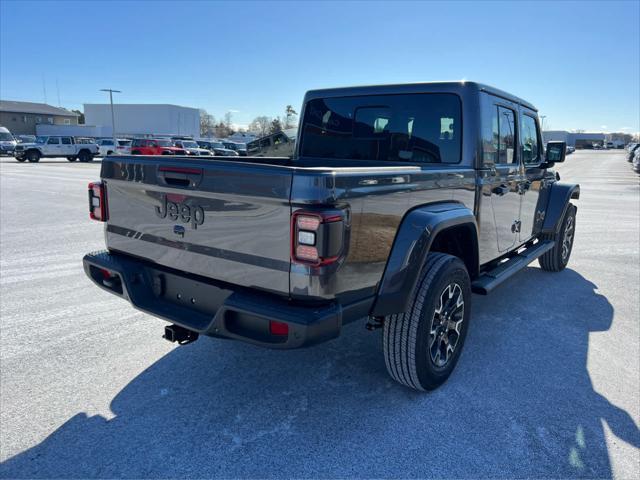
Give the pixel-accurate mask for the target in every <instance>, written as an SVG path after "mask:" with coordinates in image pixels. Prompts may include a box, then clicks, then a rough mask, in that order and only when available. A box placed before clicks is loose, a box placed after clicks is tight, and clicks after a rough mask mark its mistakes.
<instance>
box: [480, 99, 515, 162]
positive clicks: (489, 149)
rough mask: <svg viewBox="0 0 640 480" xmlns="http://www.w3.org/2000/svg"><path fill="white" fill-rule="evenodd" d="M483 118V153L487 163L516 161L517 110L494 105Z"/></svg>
mask: <svg viewBox="0 0 640 480" xmlns="http://www.w3.org/2000/svg"><path fill="white" fill-rule="evenodd" d="M485 115H486V117H488V118H486V117H485V118H483V133H482V153H483V159H484V163H486V164H509V163H515V162H516V157H515V139H516V124H515V112H514V111H513V110H511V109H510V108H506V107H501V106H498V105H492V106H491V108H489V109H488V110H487V111H486V113H485Z"/></svg>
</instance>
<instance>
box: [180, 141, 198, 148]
mask: <svg viewBox="0 0 640 480" xmlns="http://www.w3.org/2000/svg"><path fill="white" fill-rule="evenodd" d="M182 146H183V147H184V148H198V144H197V143H196V142H182Z"/></svg>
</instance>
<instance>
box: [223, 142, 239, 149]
mask: <svg viewBox="0 0 640 480" xmlns="http://www.w3.org/2000/svg"><path fill="white" fill-rule="evenodd" d="M222 143H223V145H224V146H225V147H226V148H228V149H230V150H235V149H236V144H235V143H231V142H222Z"/></svg>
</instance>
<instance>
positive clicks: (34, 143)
mask: <svg viewBox="0 0 640 480" xmlns="http://www.w3.org/2000/svg"><path fill="white" fill-rule="evenodd" d="M0 153H2V154H6V155H13V156H14V157H15V158H16V160H18V161H19V162H24V161H29V162H38V161H40V159H41V158H47V157H65V158H66V159H67V160H69V161H71V162H73V161H76V160H79V161H81V162H90V161H91V160H93V159H94V158H95V157H103V156H107V155H189V156H225V157H237V156H246V155H247V148H246V145H245V144H242V143H236V142H230V141H225V140H218V139H212V138H209V139H198V140H194V139H193V138H191V137H184V136H180V137H157V138H117V139H113V138H97V139H96V138H86V137H72V136H64V135H41V136H40V135H39V136H35V135H17V136H13V135H12V134H11V133H10V132H9V130H7V129H6V128H4V127H0Z"/></svg>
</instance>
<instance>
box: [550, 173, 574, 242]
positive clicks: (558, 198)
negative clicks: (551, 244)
mask: <svg viewBox="0 0 640 480" xmlns="http://www.w3.org/2000/svg"><path fill="white" fill-rule="evenodd" d="M574 198H575V199H579V198H580V185H579V184H577V183H561V182H554V183H553V185H552V186H551V191H550V192H549V202H548V203H547V208H546V210H545V216H544V223H543V224H542V233H556V232H558V231H559V229H560V226H561V224H562V219H563V218H564V214H565V212H566V211H567V208H569V202H570V201H571V199H574Z"/></svg>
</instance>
